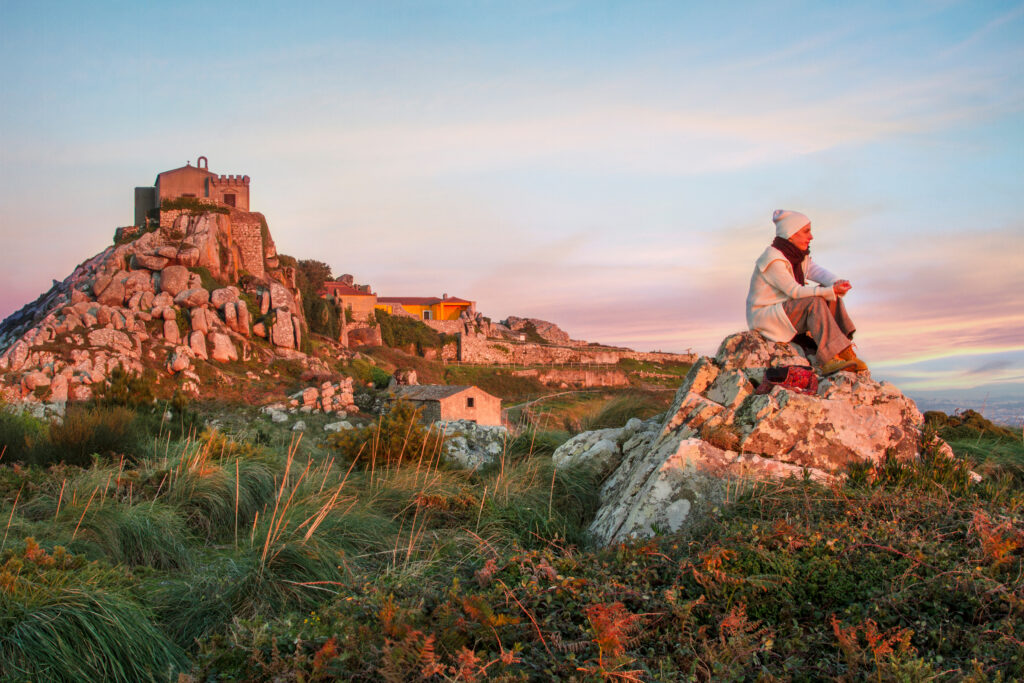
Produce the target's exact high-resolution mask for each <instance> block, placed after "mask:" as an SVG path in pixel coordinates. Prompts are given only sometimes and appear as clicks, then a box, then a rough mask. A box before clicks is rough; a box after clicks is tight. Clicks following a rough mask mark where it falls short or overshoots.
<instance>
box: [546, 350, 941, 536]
mask: <svg viewBox="0 0 1024 683" xmlns="http://www.w3.org/2000/svg"><path fill="white" fill-rule="evenodd" d="M793 364H800V365H806V364H807V361H806V359H805V358H804V357H803V355H802V353H801V352H800V351H799V350H798V349H797V348H796V347H795V346H792V345H790V344H776V343H772V342H767V341H765V340H764V339H763V338H762V337H761V336H760V335H759V334H757V333H756V332H744V333H741V334H735V335H732V336H730V337H727V338H726V339H725V340H723V342H722V343H721V346H720V347H719V349H718V353H717V354H716V355H715V357H714V358H709V357H704V358H701V359H700V360H699V361H698V362H697V364H696V365H694V366H693V368H692V369H691V370H690V372H689V373H688V374H687V375H686V377H685V378H684V380H683V383H682V385H681V386H680V387H679V390H678V391H677V393H676V396H675V400H674V401H673V404H672V407H671V408H670V409H669V410H668V412H667V413H665V415H664V417H663V418H662V419H660V420H656V421H648V422H643V423H641V422H640V421H638V420H631V421H630V423H628V424H627V425H626V426H625V427H623V428H621V429H606V430H600V431H598V432H586V433H584V434H580V435H577V436H576V437H575V438H573V439H572V440H570V441H569V442H567V443H565V444H563V445H562V446H561V447H560V448H559V449H558V450H557V451H556V452H555V454H554V455H553V458H554V463H555V465H556V466H558V467H569V466H575V465H577V464H582V463H587V464H589V465H590V466H593V467H597V468H598V469H599V470H600V471H601V472H602V473H604V474H605V476H606V478H605V481H604V484H603V485H602V488H601V502H602V505H601V508H600V510H599V511H598V513H597V515H596V517H595V519H594V522H593V523H592V525H591V527H590V532H591V533H592V534H593V535H594V537H595V538H596V539H597V540H598V541H599V542H601V543H603V544H608V543H616V542H621V541H625V540H628V539H630V538H632V537H642V536H650V535H652V534H653V533H654V530H655V529H656V528H657V529H662V530H666V531H676V530H678V529H680V528H682V526H683V525H684V523H685V522H686V521H687V520H688V519H690V518H691V517H692V516H693V514H694V512H698V513H699V512H701V511H703V510H706V509H708V508H709V507H710V506H712V505H714V504H715V503H716V502H717V501H719V500H720V499H721V498H722V494H723V491H724V487H725V485H726V484H725V481H726V479H727V478H729V477H736V476H753V477H785V476H789V475H794V476H809V477H811V478H813V479H816V480H821V481H827V480H829V479H831V478H832V477H834V476H837V475H838V474H839V473H840V472H841V471H842V470H843V468H844V467H845V466H846V465H847V464H848V463H849V462H851V461H855V460H856V461H862V460H868V461H871V462H876V463H877V462H879V461H880V460H882V459H884V458H885V457H886V453H887V452H889V453H892V454H894V455H895V456H896V457H899V458H912V457H915V456H916V455H917V453H918V447H919V443H920V438H921V431H920V427H921V423H922V416H921V413H920V412H919V411H918V410H917V407H916V406H915V405H914V403H913V401H911V400H910V399H908V398H907V397H906V396H904V395H903V394H902V393H901V392H900V391H899V390H898V389H897V388H896V387H894V386H893V385H891V384H889V383H887V382H876V381H874V380H872V379H871V378H870V376H869V375H868V374H867V373H864V374H859V375H858V374H854V373H849V372H840V373H837V374H835V375H832V376H830V377H826V378H823V379H822V380H821V381H820V384H819V387H818V391H817V394H816V395H813V396H808V395H802V394H798V393H794V392H792V391H787V390H786V389H783V388H781V387H777V386H776V387H774V388H773V389H772V390H771V391H770V392H769V393H766V394H757V393H755V389H756V387H757V385H758V384H760V383H761V382H762V381H763V380H764V373H765V370H766V369H767V368H769V367H774V366H782V365H793Z"/></svg>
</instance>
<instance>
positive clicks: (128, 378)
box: [92, 321, 181, 408]
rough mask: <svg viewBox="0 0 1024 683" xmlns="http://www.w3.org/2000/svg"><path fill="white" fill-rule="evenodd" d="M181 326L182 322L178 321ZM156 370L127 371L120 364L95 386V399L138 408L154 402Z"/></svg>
mask: <svg viewBox="0 0 1024 683" xmlns="http://www.w3.org/2000/svg"><path fill="white" fill-rule="evenodd" d="M178 326H179V328H180V327H181V322H180V321H179V322H178ZM155 382H156V371H155V370H153V369H152V368H147V369H146V370H144V371H143V372H142V374H132V373H129V372H127V371H126V370H125V369H124V368H123V367H121V366H120V365H119V366H117V367H116V368H114V369H113V370H111V371H110V373H109V374H108V375H107V378H106V380H104V382H103V383H102V384H99V385H96V386H94V387H93V394H92V396H93V401H94V402H96V403H97V404H98V405H101V406H129V407H133V408H138V407H141V406H148V405H150V404H152V403H153V384H154V383H155Z"/></svg>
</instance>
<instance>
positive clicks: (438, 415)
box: [392, 384, 501, 426]
mask: <svg viewBox="0 0 1024 683" xmlns="http://www.w3.org/2000/svg"><path fill="white" fill-rule="evenodd" d="M392 397H393V399H392V400H399V399H400V400H405V401H409V402H410V403H413V404H414V405H415V406H416V407H417V408H419V409H420V410H421V411H422V414H423V421H424V422H436V421H437V420H445V421H446V422H450V421H453V420H468V421H470V422H475V423H477V424H480V425H493V426H497V425H500V424H501V399H500V398H498V397H497V396H491V395H490V394H488V393H487V392H486V391H484V390H483V389H480V388H479V387H474V386H448V385H445V384H420V385H413V386H396V387H394V388H393V389H392Z"/></svg>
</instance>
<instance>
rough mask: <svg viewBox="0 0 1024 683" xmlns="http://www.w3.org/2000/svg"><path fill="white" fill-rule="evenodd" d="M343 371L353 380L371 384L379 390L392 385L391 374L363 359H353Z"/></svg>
mask: <svg viewBox="0 0 1024 683" xmlns="http://www.w3.org/2000/svg"><path fill="white" fill-rule="evenodd" d="M343 370H344V371H345V372H346V374H348V375H349V376H350V377H352V378H353V379H357V380H359V381H360V382H363V383H366V382H370V383H372V384H373V386H374V387H375V388H377V389H383V388H385V387H387V386H388V384H390V383H391V373H389V372H388V371H387V370H384V369H383V368H381V367H378V366H376V365H373V364H372V363H369V362H367V361H366V360H364V359H362V358H353V359H352V361H351V362H349V364H348V365H347V366H345V367H344V369H343Z"/></svg>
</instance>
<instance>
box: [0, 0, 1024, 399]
mask: <svg viewBox="0 0 1024 683" xmlns="http://www.w3.org/2000/svg"><path fill="white" fill-rule="evenodd" d="M0 8H2V17H3V20H2V21H0V84H2V88H0V97H2V98H3V107H2V109H0V235H2V237H3V242H2V244H3V249H4V252H5V253H4V267H3V269H0V317H4V316H6V315H8V314H10V313H11V312H13V311H14V310H16V309H17V308H19V307H20V306H21V305H23V304H25V303H27V302H28V301H31V300H32V299H34V298H35V297H36V296H38V295H39V294H40V293H41V292H43V291H44V290H46V289H47V288H48V287H49V286H50V281H51V279H63V278H65V277H66V276H67V275H68V274H70V272H71V271H72V270H73V268H74V267H75V265H77V264H78V263H79V262H80V261H81V260H83V259H85V258H87V257H89V256H91V255H93V254H94V253H96V252H98V251H100V250H101V249H103V248H104V247H105V246H106V245H108V244H109V243H110V240H111V237H112V234H113V230H114V228H115V227H116V226H119V225H125V224H128V223H130V222H131V220H132V196H133V195H132V191H133V188H134V186H136V185H150V184H152V183H153V180H154V178H155V176H156V174H157V173H158V172H160V171H164V170H168V169H171V168H176V167H178V166H182V165H184V164H185V162H186V161H192V163H193V164H194V163H195V159H196V158H197V157H198V156H200V155H205V156H207V157H208V158H209V164H210V170H212V171H214V172H216V173H237V174H247V175H249V176H251V178H252V185H251V201H252V208H253V209H254V210H256V211H261V212H263V213H264V214H265V215H266V216H267V219H268V221H269V224H270V228H271V231H272V233H273V235H274V238H275V240H276V242H277V245H278V249H279V250H280V251H281V252H283V253H287V254H291V255H294V256H296V257H298V258H315V259H318V260H322V261H325V262H327V263H328V264H329V265H331V266H332V268H333V270H334V272H335V273H336V274H341V273H346V272H347V273H352V274H354V275H355V277H356V280H357V281H358V282H363V283H369V284H371V285H372V286H373V288H374V290H375V291H376V292H378V293H379V294H381V295H385V296H387V295H422V296H428V295H429V296H438V295H440V294H442V293H448V294H450V295H455V296H460V297H464V298H467V299H472V300H475V301H476V302H477V304H478V308H479V310H481V311H482V312H483V313H484V314H485V315H489V316H490V317H492V318H495V319H501V318H504V317H506V316H508V315H520V316H532V317H539V318H544V319H547V320H552V321H554V322H557V323H558V324H559V325H560V326H562V327H563V328H564V329H565V330H566V331H567V332H569V333H570V334H571V335H572V336H573V337H574V338H579V339H587V340H590V341H600V342H604V343H610V344H623V345H627V346H632V347H634V348H640V349H661V350H666V351H685V350H687V349H690V348H692V349H693V350H696V351H700V352H703V353H713V352H714V350H715V348H716V346H717V344H718V342H719V341H720V340H721V339H722V337H724V336H725V335H726V334H728V333H730V332H734V331H739V330H741V329H743V328H744V326H745V323H744V309H743V306H744V299H745V296H746V288H747V284H748V281H749V277H750V271H751V269H752V267H753V261H754V259H755V258H756V257H757V256H758V255H759V254H760V252H761V251H762V249H763V248H764V246H765V245H766V244H767V243H768V242H770V240H771V238H772V236H773V232H772V224H771V214H772V211H773V210H774V209H778V208H788V209H795V210H799V211H802V212H804V213H806V214H808V215H809V216H810V217H811V219H812V221H813V225H814V232H815V238H816V239H815V241H814V243H813V245H812V251H813V253H814V255H815V259H816V260H817V261H818V262H819V263H821V264H822V265H824V266H826V267H827V268H829V269H830V270H832V271H834V272H836V273H837V274H839V275H840V276H842V277H844V278H846V279H849V280H850V281H851V282H852V283H853V287H854V288H853V291H852V292H851V293H850V294H849V296H848V297H847V306H848V308H849V310H850V312H851V314H852V315H853V317H854V320H855V321H857V323H858V327H859V330H858V338H857V341H858V344H859V348H860V351H861V354H862V356H863V357H864V358H865V359H866V360H867V361H868V363H869V364H870V365H871V367H872V370H873V374H874V375H875V376H876V377H882V378H885V379H890V380H892V381H893V382H895V383H896V384H897V385H898V386H900V388H902V389H904V390H915V389H917V390H924V389H942V390H948V391H950V392H955V391H958V390H962V389H969V388H972V387H991V391H992V392H993V393H1000V392H1002V393H1007V394H1013V395H1020V396H1024V4H1022V3H1021V2H975V1H967V2H952V1H945V0H935V1H932V2H916V3H903V2H897V3H892V2H877V3H820V2H813V1H808V2H764V3H704V2H700V3H698V2H692V3H691V2H679V1H665V2H642V1H631V2H600V1H597V0H594V1H582V0H581V1H579V2H568V1H566V2H536V3H534V2H526V1H517V2H372V3H368V2H324V3H302V2H299V3H291V4H285V3H270V2H248V3H244V4H237V3H218V2H174V3H139V2H127V1H126V2H102V1H98V2H93V3H77V2H76V3H72V2H68V3H53V2H45V1H43V2H32V3H27V2H13V1H11V0H0Z"/></svg>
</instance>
